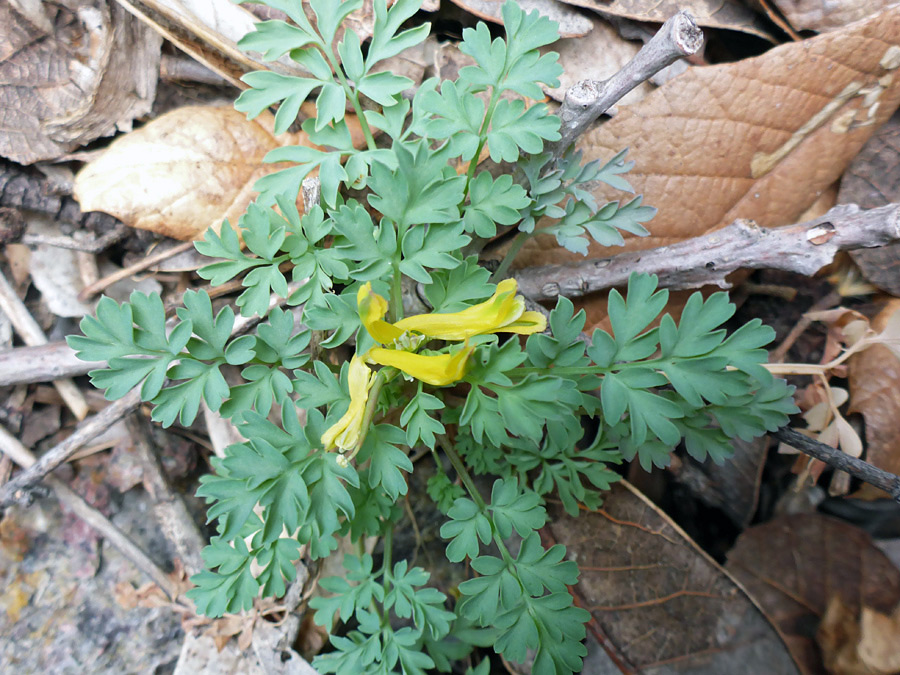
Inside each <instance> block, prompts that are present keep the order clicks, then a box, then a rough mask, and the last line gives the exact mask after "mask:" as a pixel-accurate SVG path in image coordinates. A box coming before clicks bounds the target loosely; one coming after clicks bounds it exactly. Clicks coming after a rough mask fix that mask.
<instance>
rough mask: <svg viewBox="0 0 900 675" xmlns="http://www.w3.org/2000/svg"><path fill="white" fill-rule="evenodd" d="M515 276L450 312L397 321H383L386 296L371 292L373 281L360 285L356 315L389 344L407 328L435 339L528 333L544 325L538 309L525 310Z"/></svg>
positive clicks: (381, 339) (378, 339)
mask: <svg viewBox="0 0 900 675" xmlns="http://www.w3.org/2000/svg"><path fill="white" fill-rule="evenodd" d="M516 290H517V285H516V280H515V279H504V280H503V281H501V282H500V283H499V284H498V285H497V290H496V291H494V295H492V296H491V297H490V298H488V299H487V300H485V301H484V302H481V303H479V304H477V305H473V306H471V307H467V308H466V309H464V310H462V311H461V312H452V313H449V314H417V315H416V316H410V317H407V318H405V319H401V320H400V321H398V322H397V323H394V324H390V323H388V322H387V321H384V315H385V314H386V313H387V300H385V299H384V298H382V297H381V296H380V295H378V294H377V293H374V292H372V285H371V284H365V285H364V286H362V287H361V288H360V289H359V292H358V293H357V296H356V299H357V303H358V304H359V316H360V319H362V322H363V325H364V326H365V327H366V330H368V331H369V334H370V335H371V336H372V337H373V338H375V340H377V341H378V342H381V343H382V344H390V343H392V342H393V341H394V340H396V339H397V338H398V337H400V336H401V335H402V334H403V333H405V332H407V331H411V332H415V333H420V334H422V335H425V336H427V337H429V338H435V339H438V340H466V339H468V338H470V337H473V336H475V335H486V334H489V333H518V334H520V335H530V334H531V333H539V332H541V331H542V330H544V329H545V328H546V327H547V320H546V318H544V315H543V314H541V313H540V312H530V311H529V312H526V311H525V299H524V298H523V297H522V296H521V295H516Z"/></svg>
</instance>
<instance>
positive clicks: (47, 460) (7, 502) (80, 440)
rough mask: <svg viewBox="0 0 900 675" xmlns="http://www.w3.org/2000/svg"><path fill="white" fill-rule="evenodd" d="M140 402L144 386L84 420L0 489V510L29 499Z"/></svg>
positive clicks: (132, 410)
mask: <svg viewBox="0 0 900 675" xmlns="http://www.w3.org/2000/svg"><path fill="white" fill-rule="evenodd" d="M140 403H141V397H140V388H139V387H136V388H134V389H132V390H131V391H130V392H128V393H127V394H125V396H123V397H122V398H120V399H119V400H118V401H115V402H113V403H111V404H110V405H108V406H106V407H105V408H104V409H103V410H102V411H100V412H99V413H97V414H96V415H94V416H93V417H90V418H88V419H86V420H84V421H83V422H81V423H80V424H79V425H78V426H77V427H76V429H75V431H73V432H72V434H70V435H69V437H68V438H66V439H65V440H64V441H62V442H60V443H58V444H57V445H55V446H54V447H53V448H51V449H50V450H49V451H48V452H46V453H45V454H44V455H42V456H41V458H40V459H39V460H37V461H36V462H34V463H33V465H28V466H29V468H28V469H26V470H25V471H23V472H21V473H20V474H18V475H17V476H16V477H15V478H13V479H12V480H11V481H9V482H8V483H7V484H6V485H4V486H3V487H2V488H0V509H5V508H6V507H7V506H12V505H13V504H16V503H19V502H20V501H22V500H25V499H27V498H28V496H29V492H30V488H32V487H33V486H34V485H35V484H36V483H39V482H40V481H41V480H43V479H44V477H45V476H46V475H47V474H48V473H50V472H51V471H53V470H54V469H55V468H56V467H58V466H59V465H60V464H62V463H63V462H65V461H66V460H67V459H69V458H70V457H71V456H72V455H74V454H75V452H77V451H78V450H79V449H80V448H81V447H82V446H83V445H84V444H85V443H87V442H88V441H90V440H91V439H93V438H95V437H96V436H99V435H100V434H101V433H102V432H104V431H105V430H106V429H108V428H109V427H110V426H111V425H112V424H114V423H115V422H118V421H119V420H120V419H122V418H123V417H125V416H126V415H128V414H129V413H132V412H134V410H135V409H137V407H138V406H139V405H140ZM13 459H15V460H16V462H18V463H19V464H20V465H23V466H25V465H24V464H22V462H19V460H18V459H17V458H16V457H13Z"/></svg>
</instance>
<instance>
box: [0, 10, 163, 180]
mask: <svg viewBox="0 0 900 675" xmlns="http://www.w3.org/2000/svg"><path fill="white" fill-rule="evenodd" d="M21 8H22V9H20V5H19V4H18V3H14V2H3V3H0V155H3V156H4V157H8V158H10V159H12V160H14V161H16V162H19V163H21V164H31V163H33V162H37V161H40V160H47V159H56V158H58V157H60V156H61V155H63V154H65V153H67V152H69V151H71V150H74V149H75V148H78V147H79V146H81V145H84V144H85V143H89V142H90V141H93V140H94V139H96V138H98V137H100V136H108V135H111V134H113V133H115V132H116V130H120V131H128V130H129V129H131V122H132V120H133V119H135V118H136V117H140V116H142V115H145V114H146V113H148V112H149V111H150V108H151V106H152V105H153V99H154V98H155V97H156V81H157V78H158V77H159V50H160V45H161V43H162V40H161V39H160V37H159V36H158V35H156V34H155V33H153V32H152V31H150V30H148V29H147V28H146V27H145V26H144V25H143V24H142V23H141V22H140V21H138V20H137V19H135V18H133V17H132V16H130V15H129V14H128V13H127V12H126V11H125V10H124V9H122V8H121V7H120V6H119V5H117V4H116V3H112V4H111V5H107V3H106V2H100V1H96V2H75V1H74V0H71V1H68V2H66V1H63V0H59V1H57V2H44V3H42V4H41V3H21ZM25 10H28V14H26V13H25Z"/></svg>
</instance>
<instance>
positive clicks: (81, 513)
mask: <svg viewBox="0 0 900 675" xmlns="http://www.w3.org/2000/svg"><path fill="white" fill-rule="evenodd" d="M0 452H3V454H4V455H6V456H8V457H10V458H11V459H12V460H13V461H14V462H16V464H18V465H19V466H23V467H33V466H35V465H36V463H37V460H36V459H35V457H34V455H32V454H31V452H30V451H29V450H28V449H27V448H26V447H25V446H24V445H22V443H21V442H20V441H19V439H17V438H16V437H15V436H13V435H12V434H11V433H9V431H7V430H6V429H5V428H4V427H2V426H0ZM45 482H46V483H47V485H48V486H49V487H50V488H52V490H53V492H54V493H55V494H56V498H57V499H59V502H60V503H61V504H62V505H63V506H65V507H66V508H68V509H69V510H70V511H72V512H73V513H74V514H75V515H76V516H78V517H79V518H81V519H82V520H83V521H84V522H86V523H87V524H88V525H90V526H91V527H92V528H94V529H95V530H97V532H99V533H100V534H101V535H102V536H103V538H104V539H106V540H107V541H108V542H109V543H110V544H112V545H113V546H115V547H116V548H117V549H119V551H120V552H121V553H122V555H124V556H125V557H126V558H128V559H129V560H130V561H131V562H132V564H134V566H135V567H137V568H138V569H139V570H140V571H141V572H143V573H144V574H146V575H147V576H148V577H149V578H150V580H151V581H152V582H153V583H155V584H156V585H157V586H159V587H160V588H161V589H162V590H163V592H164V593H165V594H166V595H168V596H169V599H174V598H175V596H176V595H177V594H178V592H177V589H176V588H175V585H174V584H173V583H172V581H171V580H170V579H169V577H167V576H166V574H165V572H163V571H162V570H161V569H160V568H159V567H157V566H156V563H154V562H153V561H152V560H151V559H150V557H149V556H148V555H147V554H146V553H145V552H144V551H143V550H142V549H141V548H140V547H139V546H138V545H137V544H135V543H134V542H133V541H131V539H129V538H128V537H127V536H126V535H125V533H124V532H122V530H120V529H119V528H118V527H116V526H115V525H113V524H112V523H111V522H110V521H109V519H108V518H107V517H106V516H104V515H103V514H102V513H100V512H99V511H98V510H97V509H95V508H94V507H93V506H91V505H90V504H88V503H87V502H86V501H84V499H82V498H81V497H80V496H78V495H77V494H75V492H73V491H72V489H71V488H69V486H68V485H66V484H65V483H63V482H62V481H60V480H58V479H56V478H54V477H53V476H50V477H48V478H47V479H46V480H45Z"/></svg>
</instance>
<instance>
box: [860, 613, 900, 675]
mask: <svg viewBox="0 0 900 675" xmlns="http://www.w3.org/2000/svg"><path fill="white" fill-rule="evenodd" d="M898 644H900V611H898V610H897V609H895V610H894V612H893V614H891V615H890V616H888V615H886V614H882V613H881V612H877V611H875V610H874V609H870V608H868V607H863V608H862V617H861V618H860V641H859V646H858V647H857V652H858V653H859V656H860V659H861V660H862V662H863V663H865V664H866V666H868V667H869V668H870V669H871V670H873V671H875V672H876V673H897V672H900V650H898V649H897V645H898Z"/></svg>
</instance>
